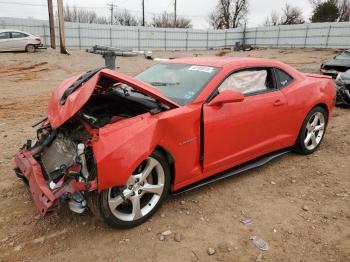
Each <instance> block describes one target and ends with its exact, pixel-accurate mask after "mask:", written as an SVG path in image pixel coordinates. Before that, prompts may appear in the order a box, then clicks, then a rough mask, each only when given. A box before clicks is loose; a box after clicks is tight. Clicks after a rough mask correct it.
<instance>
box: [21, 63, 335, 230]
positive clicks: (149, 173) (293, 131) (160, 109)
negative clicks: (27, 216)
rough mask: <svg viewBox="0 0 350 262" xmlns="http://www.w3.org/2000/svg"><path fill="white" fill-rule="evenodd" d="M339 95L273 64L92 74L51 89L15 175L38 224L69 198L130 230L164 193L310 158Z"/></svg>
mask: <svg viewBox="0 0 350 262" xmlns="http://www.w3.org/2000/svg"><path fill="white" fill-rule="evenodd" d="M335 97H336V92H335V87H334V84H333V82H332V80H331V79H330V78H329V77H327V76H321V75H316V74H304V73H301V72H299V71H297V70H296V69H294V68H292V67H290V66H288V65H286V64H283V63H281V62H278V61H274V60H266V59H256V58H233V57H206V58H205V57H202V58H197V57H196V58H193V57H191V58H179V59H172V60H169V61H168V62H164V63H160V64H156V65H154V66H152V67H150V68H149V69H147V70H146V71H144V72H142V73H141V74H139V75H137V76H136V77H135V78H132V77H130V76H127V75H124V74H121V73H118V72H115V71H112V70H109V69H96V70H92V71H89V72H87V73H84V74H82V75H80V76H75V77H71V78H69V79H66V80H65V81H63V82H62V83H61V84H60V85H59V86H58V87H57V88H56V89H55V90H54V92H53V95H52V98H51V100H50V102H49V106H48V117H47V118H46V119H44V120H42V121H41V122H39V123H38V124H37V126H39V128H38V130H37V139H36V140H35V141H34V140H33V141H32V140H28V141H27V143H26V144H25V145H24V146H23V148H22V149H21V150H20V152H19V153H18V154H17V155H16V156H15V163H16V168H15V172H16V174H17V176H18V177H20V178H22V179H23V180H25V181H26V182H27V183H28V184H29V187H30V191H31V193H32V197H33V199H34V202H35V204H36V206H37V208H38V210H39V212H40V214H41V215H42V216H44V215H45V213H46V212H47V211H48V210H50V209H52V208H53V207H55V206H57V205H59V204H61V203H62V202H64V201H67V202H68V204H69V207H70V209H71V210H72V211H74V212H77V213H82V212H83V211H84V210H85V209H86V208H87V207H89V208H90V210H91V211H92V212H93V213H94V214H95V215H96V216H97V217H99V218H101V219H102V220H103V221H105V222H106V223H107V224H109V225H110V226H112V227H117V228H129V227H133V226H136V225H138V224H141V223H142V222H144V221H146V220H147V219H148V218H149V217H150V216H151V215H152V214H154V213H155V212H156V210H157V209H158V208H159V207H160V205H161V204H162V202H163V201H164V200H165V198H166V196H167V195H168V193H173V194H176V193H181V192H185V191H188V190H190V189H193V188H196V187H199V186H202V185H205V184H208V183H211V182H213V181H216V180H218V179H221V178H225V177H228V176H231V175H234V174H237V173H240V172H242V171H245V170H248V169H250V168H253V167H257V166H260V165H262V164H264V163H266V162H268V161H269V160H271V159H273V158H274V157H276V156H279V155H281V154H284V153H286V152H290V151H291V150H294V151H296V152H298V153H301V154H310V153H312V152H314V151H315V150H316V149H317V148H318V147H319V145H320V143H321V142H322V139H323V137H324V134H325V131H326V126H327V123H328V120H329V117H330V116H331V114H332V111H333V107H334V103H335Z"/></svg>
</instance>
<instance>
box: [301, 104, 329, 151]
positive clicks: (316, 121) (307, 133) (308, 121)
mask: <svg viewBox="0 0 350 262" xmlns="http://www.w3.org/2000/svg"><path fill="white" fill-rule="evenodd" d="M327 120H328V114H327V112H326V110H324V109H323V108H322V107H320V106H317V107H315V108H314V109H312V110H311V111H310V112H309V114H308V115H307V116H306V118H305V120H304V122H303V125H302V127H301V130H300V132H299V136H298V139H297V142H296V144H295V150H296V151H297V152H298V153H300V154H303V155H308V154H311V153H313V152H314V151H316V150H317V148H318V147H319V146H320V144H321V142H322V140H323V137H324V135H325V132H326V125H327Z"/></svg>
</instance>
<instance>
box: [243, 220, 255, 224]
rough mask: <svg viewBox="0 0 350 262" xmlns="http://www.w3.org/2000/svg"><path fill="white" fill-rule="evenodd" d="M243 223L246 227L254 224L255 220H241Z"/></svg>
mask: <svg viewBox="0 0 350 262" xmlns="http://www.w3.org/2000/svg"><path fill="white" fill-rule="evenodd" d="M241 222H242V224H244V225H251V224H253V220H251V219H245V220H241Z"/></svg>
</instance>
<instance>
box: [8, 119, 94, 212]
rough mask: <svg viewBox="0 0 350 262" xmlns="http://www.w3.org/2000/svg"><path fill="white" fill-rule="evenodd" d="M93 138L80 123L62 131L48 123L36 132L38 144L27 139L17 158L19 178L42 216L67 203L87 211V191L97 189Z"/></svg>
mask: <svg viewBox="0 0 350 262" xmlns="http://www.w3.org/2000/svg"><path fill="white" fill-rule="evenodd" d="M92 138H93V135H91V134H89V133H88V132H87V131H85V130H84V129H83V127H82V125H81V124H80V123H79V122H78V121H77V120H70V121H69V122H67V123H66V124H65V125H63V126H62V127H61V128H59V129H52V127H51V125H50V123H49V122H48V121H47V120H46V121H45V122H43V123H42V125H41V127H40V128H39V129H38V130H37V141H36V142H33V141H31V140H28V141H27V143H26V144H25V145H24V146H23V147H22V149H21V150H20V152H19V153H18V154H17V155H16V156H15V159H14V161H15V164H16V166H17V167H16V168H15V172H16V175H17V176H18V177H20V178H22V179H23V180H24V181H25V182H26V183H27V184H28V185H29V187H30V192H31V194H32V197H33V200H34V202H35V205H36V206H37V208H38V210H39V212H40V214H41V215H42V216H44V215H45V213H46V212H47V211H48V210H49V209H50V208H52V207H55V206H57V205H59V204H60V203H61V202H66V201H68V203H69V207H70V209H71V210H72V211H74V212H76V213H82V212H83V211H84V210H85V208H86V194H87V192H90V191H93V190H96V189H97V180H96V179H97V178H96V174H97V173H96V163H95V160H94V157H93V153H92V149H91V145H90V143H91V139H92Z"/></svg>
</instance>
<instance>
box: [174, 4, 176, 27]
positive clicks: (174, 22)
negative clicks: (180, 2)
mask: <svg viewBox="0 0 350 262" xmlns="http://www.w3.org/2000/svg"><path fill="white" fill-rule="evenodd" d="M174 27H176V0H175V2H174Z"/></svg>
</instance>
